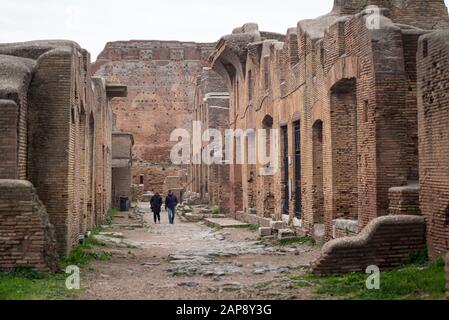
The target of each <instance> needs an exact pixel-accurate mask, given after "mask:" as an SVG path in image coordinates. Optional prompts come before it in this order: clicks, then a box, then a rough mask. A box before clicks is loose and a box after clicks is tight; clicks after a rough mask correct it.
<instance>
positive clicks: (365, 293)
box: [290, 259, 445, 300]
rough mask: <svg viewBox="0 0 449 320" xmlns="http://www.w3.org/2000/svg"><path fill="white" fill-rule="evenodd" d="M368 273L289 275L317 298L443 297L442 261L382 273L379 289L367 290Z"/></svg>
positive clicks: (399, 298)
mask: <svg viewBox="0 0 449 320" xmlns="http://www.w3.org/2000/svg"><path fill="white" fill-rule="evenodd" d="M368 276H369V275H367V274H363V273H351V274H348V275H344V276H328V277H316V276H313V275H311V274H306V275H302V276H290V278H291V279H292V280H293V284H292V285H293V286H294V287H298V288H300V287H304V286H313V287H314V288H315V294H316V298H317V299H327V298H338V299H344V300H435V299H437V300H439V299H445V274H444V261H443V259H438V260H436V261H433V262H426V263H422V264H412V265H407V266H404V267H401V268H398V269H395V270H393V271H388V272H382V273H381V276H380V290H368V289H367V288H366V280H367V278H368Z"/></svg>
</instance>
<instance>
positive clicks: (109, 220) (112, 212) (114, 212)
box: [105, 208, 119, 226]
mask: <svg viewBox="0 0 449 320" xmlns="http://www.w3.org/2000/svg"><path fill="white" fill-rule="evenodd" d="M118 213H119V210H118V209H116V208H112V209H110V210H109V212H108V216H107V218H106V221H105V224H106V225H108V226H111V225H112V223H113V221H114V217H115V216H116V215H117V214H118Z"/></svg>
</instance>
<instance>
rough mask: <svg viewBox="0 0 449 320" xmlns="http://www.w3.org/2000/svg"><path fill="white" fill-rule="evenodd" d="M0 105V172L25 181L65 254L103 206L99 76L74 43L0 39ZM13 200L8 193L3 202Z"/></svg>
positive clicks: (106, 123)
mask: <svg viewBox="0 0 449 320" xmlns="http://www.w3.org/2000/svg"><path fill="white" fill-rule="evenodd" d="M2 99H3V100H2ZM0 106H1V108H2V111H6V112H5V114H6V115H7V120H8V122H4V121H3V118H2V121H0V132H1V133H4V135H2V137H1V138H0V139H1V143H0V145H1V146H2V148H3V146H8V148H9V149H8V150H2V151H4V152H2V153H1V156H0V157H4V159H3V158H2V159H0V160H5V161H4V162H3V161H1V162H0V178H2V179H16V180H21V181H25V180H28V181H30V182H31V183H32V185H33V186H34V188H35V193H36V200H35V202H36V203H37V202H39V204H40V203H41V202H40V201H42V204H43V209H39V212H40V211H42V210H46V214H48V218H49V220H50V223H51V224H52V225H53V226H54V229H55V232H54V236H55V239H56V246H57V251H58V254H60V255H66V254H68V253H69V252H70V251H71V249H72V248H73V247H74V246H75V245H77V244H78V243H79V242H80V240H81V239H82V238H83V236H84V235H85V234H86V232H87V231H88V230H91V229H92V228H93V227H94V226H95V225H96V224H98V223H101V222H102V221H103V220H104V218H105V217H106V213H107V211H108V210H109V208H110V198H111V195H110V194H111V188H110V185H111V183H110V178H111V174H110V171H111V161H110V150H111V137H110V135H111V123H112V121H111V119H112V113H111V112H110V108H109V102H108V96H107V93H106V82H104V81H102V80H100V79H97V80H95V81H93V80H92V77H91V72H90V56H89V53H88V52H87V51H86V50H83V49H82V48H80V47H79V45H78V44H76V43H75V42H71V41H34V42H25V43H16V44H1V45H0ZM9 121H11V122H9ZM11 124H12V125H11ZM100 171H101V173H102V174H100ZM33 190H34V189H33ZM17 201H18V202H19V204H20V201H19V199H17V198H11V203H9V204H8V205H9V207H11V208H12V207H13V205H14V203H15V202H17ZM36 206H42V205H36ZM17 219H18V221H19V220H21V218H20V217H19V216H17ZM36 225H37V224H35V226H36ZM17 226H18V228H19V229H20V228H21V227H22V226H21V225H20V224H18V225H17ZM21 231H23V230H22V229H20V230H19V232H21ZM43 233H44V231H43ZM16 244H17V245H19V244H18V243H16ZM33 248H34V249H33V250H35V249H36V248H35V247H33ZM44 249H45V248H44V247H43V246H41V250H44ZM8 250H9V249H8ZM54 258H55V259H56V261H57V257H54ZM30 264H31V263H30ZM47 264H48V265H49V269H53V267H52V262H51V261H47ZM36 267H37V269H42V268H41V265H38V264H36Z"/></svg>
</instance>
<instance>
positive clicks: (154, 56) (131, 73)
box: [93, 41, 213, 195]
mask: <svg viewBox="0 0 449 320" xmlns="http://www.w3.org/2000/svg"><path fill="white" fill-rule="evenodd" d="M212 50H213V44H201V43H193V42H178V41H118V42H111V43H108V44H106V47H105V49H104V50H103V52H102V53H101V54H100V55H99V57H98V59H97V61H96V62H95V64H94V66H93V70H94V72H95V74H96V75H97V76H101V77H104V78H106V79H107V80H108V81H109V82H111V83H114V82H119V83H123V84H124V85H127V86H128V97H127V98H123V99H116V100H115V101H114V102H113V111H114V113H115V114H116V116H117V119H116V124H117V129H118V130H120V131H123V132H129V133H131V134H133V136H134V141H135V144H134V148H133V166H132V174H133V184H134V185H135V187H136V189H138V191H137V192H136V193H137V195H142V194H143V193H145V192H156V191H157V192H160V193H162V192H163V191H164V182H165V180H166V178H167V177H176V176H180V175H184V174H183V173H184V172H185V173H186V169H181V168H178V167H176V166H172V165H171V161H170V151H171V148H172V146H173V145H174V144H175V142H170V134H171V132H172V131H173V130H175V129H177V128H185V129H190V128H191V121H192V119H193V116H192V115H193V106H194V94H195V85H196V77H197V75H198V74H199V73H200V72H201V69H202V67H203V66H205V65H206V64H207V59H208V57H209V55H210V53H211V52H212ZM178 187H181V186H178Z"/></svg>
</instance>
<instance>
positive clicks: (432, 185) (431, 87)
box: [418, 31, 449, 256]
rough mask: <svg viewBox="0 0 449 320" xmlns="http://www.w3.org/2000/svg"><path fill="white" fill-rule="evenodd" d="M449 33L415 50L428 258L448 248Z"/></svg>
mask: <svg viewBox="0 0 449 320" xmlns="http://www.w3.org/2000/svg"><path fill="white" fill-rule="evenodd" d="M448 79H449V32H446V31H444V32H443V31H440V32H435V33H430V34H427V35H425V36H423V37H422V38H421V39H420V42H419V49H418V106H419V107H418V119H419V142H420V143H419V147H420V153H419V154H420V180H421V209H422V213H423V214H424V216H425V217H426V220H427V229H428V236H427V241H428V243H429V247H430V254H431V256H439V255H442V254H444V253H445V252H446V251H447V250H448V249H449V170H448V166H447V164H448V163H449V126H448V124H447V119H449V97H448V89H449V80H448Z"/></svg>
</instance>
